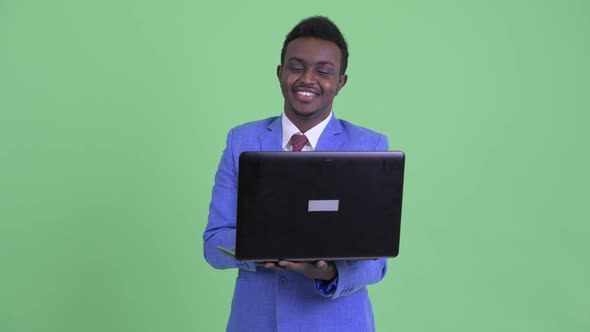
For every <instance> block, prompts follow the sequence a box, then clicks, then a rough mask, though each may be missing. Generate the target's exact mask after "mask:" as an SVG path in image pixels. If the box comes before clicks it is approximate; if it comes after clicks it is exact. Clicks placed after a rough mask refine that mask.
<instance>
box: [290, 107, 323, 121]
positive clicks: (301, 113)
mask: <svg viewBox="0 0 590 332" xmlns="http://www.w3.org/2000/svg"><path fill="white" fill-rule="evenodd" d="M292 111H293V114H295V116H297V117H298V118H305V119H309V118H313V117H314V116H316V115H317V114H318V111H317V110H311V111H298V110H296V109H292Z"/></svg>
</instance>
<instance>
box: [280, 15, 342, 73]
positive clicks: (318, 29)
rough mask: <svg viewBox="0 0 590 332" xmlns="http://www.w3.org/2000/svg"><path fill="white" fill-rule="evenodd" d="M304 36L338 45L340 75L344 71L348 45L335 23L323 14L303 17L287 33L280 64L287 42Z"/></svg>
mask: <svg viewBox="0 0 590 332" xmlns="http://www.w3.org/2000/svg"><path fill="white" fill-rule="evenodd" d="M306 37H309V38H318V39H322V40H327V41H331V42H333V43H335V44H336V45H338V48H339V49H340V53H342V58H341V61H340V75H342V74H344V73H345V72H346V67H347V66H348V45H347V44H346V40H344V36H343V35H342V33H341V32H340V30H339V29H338V27H337V26H336V24H334V22H332V21H331V20H330V19H329V18H327V17H325V16H312V17H308V18H306V19H303V20H302V21H301V22H299V23H298V24H297V25H296V26H295V27H294V28H293V30H291V32H289V34H287V37H286V38H285V42H284V43H283V49H282V50H281V65H283V64H284V61H285V53H286V51H287V46H288V45H289V43H290V42H292V41H293V40H295V39H297V38H306Z"/></svg>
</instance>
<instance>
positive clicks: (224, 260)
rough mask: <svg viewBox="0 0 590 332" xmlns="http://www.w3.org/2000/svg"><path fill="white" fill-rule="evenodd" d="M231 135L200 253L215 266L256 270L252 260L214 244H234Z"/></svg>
mask: <svg viewBox="0 0 590 332" xmlns="http://www.w3.org/2000/svg"><path fill="white" fill-rule="evenodd" d="M232 134H233V131H232V130H230V132H229V133H228V135H227V143H226V147H225V150H224V151H223V155H222V157H221V162H220V163H219V167H218V169H217V173H216V174H215V184H214V185H213V193H212V196H211V204H210V206H209V220H208V223H207V228H206V229H205V232H204V233H203V241H204V244H203V252H204V254H205V259H206V260H207V262H208V263H209V264H210V265H211V266H212V267H214V268H216V269H228V268H242V269H245V270H249V271H255V270H256V266H255V265H254V264H253V263H249V262H242V261H238V260H236V259H234V258H231V257H229V256H227V255H224V254H223V253H221V252H220V251H219V250H218V249H217V246H222V247H235V243H236V209H237V208H236V206H237V188H238V170H237V166H236V164H237V163H236V161H235V160H234V153H233V151H232Z"/></svg>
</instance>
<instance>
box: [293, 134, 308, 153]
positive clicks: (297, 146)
mask: <svg viewBox="0 0 590 332" xmlns="http://www.w3.org/2000/svg"><path fill="white" fill-rule="evenodd" d="M305 143H307V137H305V135H297V134H295V135H293V136H291V145H292V146H293V152H299V151H301V149H303V147H304V146H305Z"/></svg>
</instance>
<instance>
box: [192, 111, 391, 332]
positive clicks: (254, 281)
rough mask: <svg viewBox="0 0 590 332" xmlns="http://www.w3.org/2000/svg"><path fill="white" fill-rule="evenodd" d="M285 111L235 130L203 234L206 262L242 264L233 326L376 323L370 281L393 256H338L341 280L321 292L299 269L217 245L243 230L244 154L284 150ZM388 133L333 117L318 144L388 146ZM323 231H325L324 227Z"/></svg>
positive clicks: (331, 147) (324, 147) (349, 327)
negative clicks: (273, 265) (279, 267)
mask: <svg viewBox="0 0 590 332" xmlns="http://www.w3.org/2000/svg"><path fill="white" fill-rule="evenodd" d="M281 143H282V128H281V118H280V117H272V118H268V119H265V120H261V121H256V122H250V123H246V124H243V125H241V126H238V127H235V128H233V129H231V130H230V132H229V134H228V136H227V145H226V148H225V150H224V152H223V156H222V158H221V163H220V164H219V168H218V170H217V174H216V175H215V185H214V186H213V194H212V199H211V205H210V210H209V222H208V224H207V228H206V230H205V232H204V234H203V239H204V253H205V259H206V260H207V262H208V263H209V264H210V265H211V266H213V267H214V268H216V269H228V268H238V277H237V280H236V286H235V290H234V296H233V300H232V306H231V313H230V317H229V321H228V325H227V331H339V332H342V331H355V332H357V331H374V330H375V324H374V321H373V311H372V308H371V302H370V300H369V296H368V292H367V288H366V285H369V284H373V283H376V282H379V281H380V280H381V279H382V278H383V277H384V276H385V273H386V271H387V261H386V260H385V259H377V260H359V261H352V260H349V261H336V262H335V264H336V269H337V271H338V286H337V287H336V290H335V291H334V292H333V293H332V294H331V295H329V296H324V295H322V294H321V293H320V292H319V291H318V290H317V288H316V285H315V282H314V281H313V280H311V279H308V278H306V277H304V276H303V275H301V274H299V273H296V272H289V271H284V272H278V271H274V270H269V269H265V268H262V267H256V266H255V265H254V264H252V263H251V262H241V261H238V260H235V259H233V258H231V257H229V256H226V255H224V254H222V253H221V252H219V251H218V250H217V246H223V247H233V246H235V237H236V206H237V179H238V160H239V156H240V153H241V152H243V151H281V150H282V146H281ZM387 148H388V141H387V137H385V136H384V135H382V134H379V133H376V132H373V131H371V130H369V129H366V128H362V127H359V126H355V125H353V124H351V123H349V122H347V121H343V120H338V119H336V117H332V119H331V120H330V122H329V123H328V125H327V126H326V128H325V129H324V132H323V133H322V135H321V136H320V139H319V141H318V144H317V147H316V150H321V151H336V150H351V151H361V150H387ZM318 235H319V236H321V234H318Z"/></svg>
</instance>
